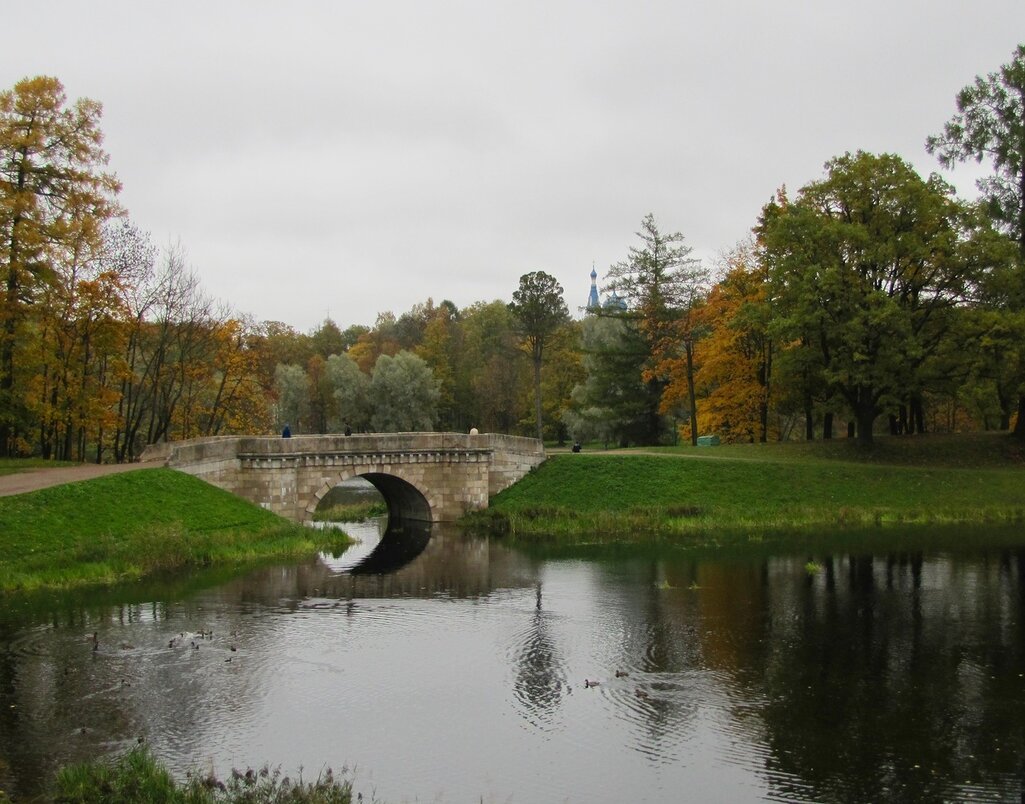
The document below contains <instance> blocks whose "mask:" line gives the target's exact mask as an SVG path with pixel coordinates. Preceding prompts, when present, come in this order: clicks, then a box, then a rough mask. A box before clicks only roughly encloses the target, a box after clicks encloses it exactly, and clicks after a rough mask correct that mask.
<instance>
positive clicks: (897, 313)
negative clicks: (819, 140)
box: [758, 152, 986, 443]
mask: <svg viewBox="0 0 1025 804" xmlns="http://www.w3.org/2000/svg"><path fill="white" fill-rule="evenodd" d="M826 171H827V175H826V178H825V179H823V180H821V181H817V182H812V183H811V184H808V185H807V186H806V187H804V188H803V189H802V190H801V191H800V194H799V196H798V198H797V199H796V200H795V201H794V202H792V203H789V204H786V205H783V204H780V203H778V202H777V201H773V202H770V203H769V204H768V205H766V207H765V208H764V210H763V213H762V219H761V223H760V226H759V231H758V234H759V238H760V240H761V243H762V246H763V258H764V259H765V260H766V261H767V266H768V269H769V272H770V277H771V282H772V292H773V294H774V296H775V298H776V299H777V300H778V310H779V313H778V316H777V317H776V326H777V332H778V334H779V336H780V337H781V338H783V339H785V340H789V341H791V342H799V340H800V336H801V334H802V333H805V332H814V333H816V338H815V340H814V342H813V343H811V344H807V345H805V344H800V346H799V347H798V348H803V349H806V350H809V351H808V354H809V359H813V360H816V361H818V362H819V364H820V365H821V368H822V371H823V376H824V378H825V379H826V381H827V382H828V383H829V384H830V386H831V387H832V388H834V389H835V391H836V393H838V394H839V395H840V396H842V398H843V399H844V400H845V401H846V403H847V405H848V407H849V408H850V410H851V412H852V414H853V416H854V418H855V420H856V421H857V431H858V432H857V434H858V439H859V440H860V441H861V442H863V443H871V441H872V429H873V424H874V422H875V420H876V418H877V417H878V416H879V415H880V413H882V412H883V410H884V409H885V407H886V406H887V405H891V404H894V403H896V402H898V401H899V400H902V399H907V398H908V397H909V395H914V394H916V393H919V392H920V391H921V383H922V373H921V370H922V366H923V364H924V363H925V361H926V360H928V359H929V358H930V357H931V356H932V355H934V354H935V353H936V351H937V350H938V349H939V347H940V345H941V343H942V342H943V339H944V337H945V336H946V334H947V331H948V329H949V326H950V320H951V316H950V315H949V314H948V311H949V310H950V308H951V307H952V306H953V305H956V304H958V303H960V302H962V301H963V300H964V299H965V297H966V293H967V291H968V289H969V288H970V287H971V285H972V283H973V281H974V280H975V279H976V278H977V277H978V276H979V275H980V272H981V271H982V268H983V264H984V263H985V260H986V255H984V254H981V253H978V252H977V251H976V250H974V249H973V248H972V238H973V236H974V235H975V234H976V233H977V232H978V230H979V229H981V228H983V227H981V226H980V224H979V222H978V221H977V220H976V218H975V217H974V216H973V215H972V214H971V211H970V210H969V209H968V208H967V207H966V206H965V205H964V204H961V203H959V202H957V201H956V200H955V199H954V198H953V197H952V195H953V191H952V188H951V187H950V186H949V185H947V184H946V183H945V182H943V181H942V180H941V179H940V178H939V177H937V176H932V177H930V178H929V179H928V180H923V179H922V178H921V177H920V176H919V175H918V174H917V173H915V171H914V170H913V169H912V168H911V166H910V165H908V164H907V163H906V162H904V161H903V160H902V159H900V158H899V157H896V156H892V155H886V154H884V155H881V156H876V155H873V154H868V153H864V152H858V153H857V154H853V155H852V154H846V155H844V156H842V157H837V158H835V159H833V160H831V161H830V162H829V163H827V165H826ZM812 350H813V351H812Z"/></svg>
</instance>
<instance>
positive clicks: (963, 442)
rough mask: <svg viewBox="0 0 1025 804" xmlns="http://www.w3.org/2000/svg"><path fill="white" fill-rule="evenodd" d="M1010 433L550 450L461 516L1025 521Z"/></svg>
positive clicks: (555, 521)
mask: <svg viewBox="0 0 1025 804" xmlns="http://www.w3.org/2000/svg"><path fill="white" fill-rule="evenodd" d="M1021 455H1022V453H1021V446H1020V444H1019V442H1016V441H1014V440H1013V439H1010V438H1008V437H1007V436H1002V437H999V436H998V437H991V436H984V435H980V436H953V437H942V436H919V437H916V438H902V439H885V440H884V439H880V442H879V443H878V444H877V445H875V446H874V447H872V448H870V449H868V450H866V449H864V448H860V447H859V446H858V445H857V444H855V443H853V442H848V441H846V440H843V441H842V442H839V441H835V442H825V443H823V442H818V443H815V442H812V443H800V444H776V445H764V444H763V445H737V446H730V447H712V448H698V449H694V448H690V447H687V448H679V447H677V448H661V449H647V450H635V451H630V450H623V451H615V452H608V453H606V452H594V451H585V452H583V453H581V454H578V455H574V454H557V455H552V456H551V457H550V458H549V460H547V461H546V462H545V463H544V464H542V465H541V466H540V467H538V468H537V469H536V470H535V471H533V472H531V473H530V474H529V475H528V476H527V477H525V478H524V479H523V480H521V481H520V482H519V483H517V484H515V485H514V486H512V487H510V488H508V489H506V490H505V491H503V492H502V493H501V494H499V495H497V496H496V497H495V498H494V499H493V500H492V501H491V505H490V508H489V509H488V510H486V511H483V512H480V513H479V514H476V515H472V516H470V517H468V519H467V524H468V525H469V527H471V528H475V527H476V528H480V529H482V530H488V531H490V532H493V533H495V532H505V533H507V534H508V535H509V536H510V538H511V539H513V540H514V541H520V542H524V543H537V544H558V543H563V544H577V545H580V544H603V543H604V544H609V543H625V542H654V541H657V542H672V543H676V544H681V545H683V544H687V543H702V544H704V543H708V542H710V541H715V542H717V541H719V540H721V539H724V538H741V539H761V538H764V537H765V536H767V535H772V534H779V533H783V532H797V531H812V530H819V531H822V530H830V529H831V530H834V531H835V530H837V529H865V528H876V527H877V526H891V525H905V526H907V525H927V524H929V525H939V524H951V523H961V524H982V523H1020V522H1023V521H1025V463H1023V461H1022V458H1021Z"/></svg>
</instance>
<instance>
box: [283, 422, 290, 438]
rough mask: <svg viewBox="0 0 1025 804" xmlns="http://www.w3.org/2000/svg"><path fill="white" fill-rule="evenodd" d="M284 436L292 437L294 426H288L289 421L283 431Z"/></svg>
mask: <svg viewBox="0 0 1025 804" xmlns="http://www.w3.org/2000/svg"><path fill="white" fill-rule="evenodd" d="M281 437H282V438H291V437H292V428H291V427H289V426H288V422H285V429H284V430H282V431H281Z"/></svg>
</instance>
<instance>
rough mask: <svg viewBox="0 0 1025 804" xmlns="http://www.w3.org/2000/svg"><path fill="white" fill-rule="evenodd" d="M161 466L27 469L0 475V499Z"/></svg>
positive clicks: (87, 465)
mask: <svg viewBox="0 0 1025 804" xmlns="http://www.w3.org/2000/svg"><path fill="white" fill-rule="evenodd" d="M163 465H164V462H163V461H147V462H145V463H104V464H95V463H83V464H81V465H80V466H58V467H54V468H52V469H50V468H43V469H29V470H27V471H25V472H15V473H14V474H11V475H0V497H10V496H11V495H13V494H25V493H26V492H29V491H38V490H39V489H45V488H49V487H50V486H59V485H61V484H62V483H77V482H78V481H79V480H91V479H92V478H94V477H103V476H104V475H116V474H118V473H120V472H134V471H136V470H138V469H155V468H156V467H158V466H163Z"/></svg>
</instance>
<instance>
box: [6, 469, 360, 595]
mask: <svg viewBox="0 0 1025 804" xmlns="http://www.w3.org/2000/svg"><path fill="white" fill-rule="evenodd" d="M347 543H348V538H347V537H346V536H345V535H344V534H341V533H339V532H337V531H316V530H312V529H309V528H304V527H302V526H299V525H295V524H292V523H289V522H286V521H285V520H283V519H281V518H280V517H278V516H276V515H274V514H272V513H270V512H269V511H265V510H263V509H262V508H259V507H257V506H254V505H251V504H250V503H248V502H246V501H244V500H241V499H239V498H237V497H235V496H233V495H231V494H228V493H227V492H225V491H221V490H220V489H217V488H214V487H213V486H210V485H208V484H206V483H204V482H203V481H201V480H197V479H196V478H194V477H190V476H188V475H184V474H181V473H180V472H174V471H172V470H170V469H147V470H141V471H137V472H128V473H125V474H118V475H110V476H108V477H102V478H97V479H95V480H88V481H84V482H81V483H69V484H67V485H63V486H55V487H53V488H48V489H43V490H41V491H36V492H32V493H30V494H20V495H17V496H13V497H2V498H0V555H3V558H4V560H3V562H2V564H0V591H11V590H15V589H36V588H40V587H62V588H68V587H76V586H86V585H109V584H113V583H118V582H121V581H125V580H133V579H138V578H141V577H143V576H146V575H150V574H153V573H159V572H163V571H169V570H177V569H182V568H187V567H201V566H210V565H217V564H240V563H246V562H252V561H259V560H267V559H272V558H273V559H277V558H281V559H285V558H296V557H301V556H306V555H310V554H311V553H314V552H316V551H317V550H318V549H339V548H341V547H342V546H344V545H345V544H347Z"/></svg>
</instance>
